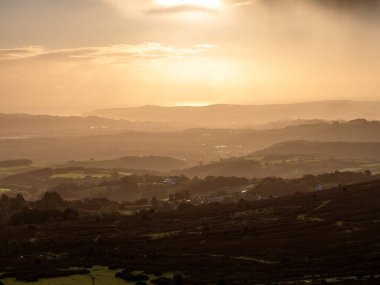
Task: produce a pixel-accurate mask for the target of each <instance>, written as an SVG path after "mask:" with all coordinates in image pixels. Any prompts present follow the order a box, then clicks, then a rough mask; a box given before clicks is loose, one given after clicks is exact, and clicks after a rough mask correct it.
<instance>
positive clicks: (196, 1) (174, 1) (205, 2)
mask: <svg viewBox="0 0 380 285" xmlns="http://www.w3.org/2000/svg"><path fill="white" fill-rule="evenodd" d="M154 2H155V3H156V4H158V5H161V6H166V7H175V6H198V7H203V8H207V9H219V8H221V7H222V6H223V3H222V1H221V0H154Z"/></svg>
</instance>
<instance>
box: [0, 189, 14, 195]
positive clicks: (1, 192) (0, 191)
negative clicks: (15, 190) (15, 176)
mask: <svg viewBox="0 0 380 285" xmlns="http://www.w3.org/2000/svg"><path fill="white" fill-rule="evenodd" d="M9 191H12V189H6V188H0V195H3V194H5V193H7V192H9Z"/></svg>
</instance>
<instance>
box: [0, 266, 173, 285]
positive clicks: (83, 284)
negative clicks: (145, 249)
mask: <svg viewBox="0 0 380 285" xmlns="http://www.w3.org/2000/svg"><path fill="white" fill-rule="evenodd" d="M75 269H79V268H75ZM120 271H121V270H111V269H109V268H107V267H102V266H94V267H93V268H91V269H90V273H89V274H84V275H72V276H67V277H57V278H49V279H40V280H39V281H38V282H35V283H33V284H38V285H72V284H80V285H93V284H97V285H134V284H136V282H127V281H124V280H122V279H119V278H116V277H115V274H116V273H117V272H120ZM133 273H136V274H140V273H143V272H141V271H136V272H133ZM175 274H177V272H171V273H167V274H163V275H162V276H164V277H167V278H173V276H174V275H175ZM144 275H147V276H149V278H150V280H152V279H155V278H157V276H155V275H149V274H144ZM1 281H2V282H3V283H4V285H22V284H30V283H27V282H23V281H17V280H15V278H8V279H2V280H1ZM147 284H152V285H153V283H152V282H150V281H147Z"/></svg>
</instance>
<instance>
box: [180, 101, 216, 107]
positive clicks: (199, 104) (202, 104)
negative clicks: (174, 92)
mask: <svg viewBox="0 0 380 285" xmlns="http://www.w3.org/2000/svg"><path fill="white" fill-rule="evenodd" d="M212 104H213V103H211V102H178V103H175V104H174V106H177V107H205V106H210V105H212Z"/></svg>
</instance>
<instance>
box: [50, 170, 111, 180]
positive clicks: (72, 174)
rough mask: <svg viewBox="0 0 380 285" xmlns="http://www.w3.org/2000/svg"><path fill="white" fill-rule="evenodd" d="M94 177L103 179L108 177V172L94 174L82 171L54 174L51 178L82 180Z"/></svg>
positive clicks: (109, 174)
mask: <svg viewBox="0 0 380 285" xmlns="http://www.w3.org/2000/svg"><path fill="white" fill-rule="evenodd" d="M87 176H89V177H94V178H104V177H110V176H111V173H110V172H95V173H86V172H83V171H76V172H67V173H61V174H55V175H53V176H51V178H66V179H83V178H85V177H87Z"/></svg>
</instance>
